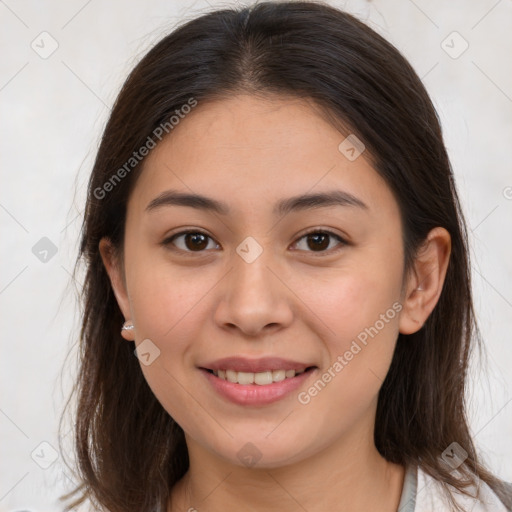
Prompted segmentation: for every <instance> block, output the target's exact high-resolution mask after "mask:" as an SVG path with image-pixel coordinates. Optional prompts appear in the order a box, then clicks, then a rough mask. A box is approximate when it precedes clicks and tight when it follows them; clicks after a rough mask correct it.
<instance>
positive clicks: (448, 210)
mask: <svg viewBox="0 0 512 512" xmlns="http://www.w3.org/2000/svg"><path fill="white" fill-rule="evenodd" d="M238 92H248V93H251V94H283V95H289V96H290V95H291V96H297V97H303V98H308V99H311V100H313V102H314V103H315V104H317V105H319V106H320V107H321V108H322V109H323V111H324V112H325V114H326V117H328V118H329V119H330V121H331V122H333V123H335V124H336V125H337V126H338V127H339V128H340V130H346V129H347V128H350V131H351V132H352V133H355V134H356V135H357V137H358V138H359V139H361V140H362V141H363V142H364V144H365V145H366V148H367V150H368V152H369V154H370V155H372V159H373V162H374V166H375V169H376V171H377V172H378V173H379V174H380V175H381V176H382V177H383V178H384V179H385V180H386V182H387V184H388V186H389V187H390V188H391V190H392V192H393V194H394V196H395V198H396V200H397V202H398V205H399V208H400V212H401V218H402V225H403V243H404V254H405V260H404V272H408V271H409V270H410V269H411V268H412V264H413V262H414V257H415V254H416V251H417V249H418V248H419V246H420V245H421V242H422V241H424V240H425V238H426V236H427V234H428V233H429V231H430V230H431V229H433V228H434V227H436V226H442V227H444V228H446V229H447V230H448V232H449V233H450V235H451V240H452V252H451V258H450V263H449V266H448V270H447V274H446V279H445V283H444V287H443V291H442V293H441V296H440V298H439V301H438V303H437V305H436V307H435V309H434V310H433V312H432V314H431V315H430V316H429V318H428V319H427V321H426V323H425V325H424V326H423V328H422V329H420V330H419V331H418V332H416V333H414V334H411V335H403V334H400V335H399V336H398V340H397V345H396V350H395V353H394V357H393V360H392V363H391V367H390V369H389V373H388V375H387V377H386V379H385V381H384V383H383V385H382V388H381V390H380V392H379V397H378V406H377V415H376V424H375V445H376V447H377V449H378V450H379V452H380V453H381V454H382V456H383V457H385V458H386V459H387V460H389V461H391V462H394V463H397V464H402V465H405V464H412V465H415V466H419V467H421V468H422V469H423V470H424V471H425V472H426V473H428V474H429V475H431V476H432V477H434V478H435V479H436V480H438V481H440V482H441V483H442V484H443V486H444V487H445V489H447V488H446V484H450V485H452V486H454V487H455V488H457V489H459V490H460V491H461V492H464V491H465V489H466V488H467V486H468V485H471V484H476V483H477V481H478V480H479V479H480V480H481V481H483V482H485V483H487V484H488V485H490V486H491V488H492V489H494V491H495V492H496V493H497V494H498V495H499V496H500V498H501V499H502V501H503V502H505V501H506V500H507V499H512V497H511V496H510V494H507V492H506V488H505V486H504V485H503V483H502V482H501V481H500V480H499V479H498V478H496V477H495V476H493V475H492V474H491V473H490V472H489V471H488V470H487V469H486V468H485V467H484V466H483V465H482V464H481V462H480V461H479V459H478V456H477V452H476V450H475V447H474V445H473V441H472V438H471V434H470V432H469V428H468V421H467V416H466V405H465V383H466V374H467V369H468V363H469V357H470V354H471V351H472V347H473V343H476V344H477V346H478V347H479V348H481V340H480V337H479V333H478V328H477V324H476V321H475V315H474V310H473V303H472V292H471V273H470V266H469V254H468V241H467V231H466V226H465V221H464V218H463V214H462V211H461V207H460V204H459V199H458V196H457V192H456V188H455V184H454V179H453V174H452V170H451V167H450V163H449V160H448V156H447V153H446V149H445V146H444V143H443V138H442V133H441V128H440V123H439V120H438V117H437V114H436V111H435V109H434V107H433V105H432V103H431V100H430V98H429V96H428V94H427V92H426V90H425V88H424V87H423V85H422V83H421V81H420V79H419V78H418V76H417V75H416V73H415V72H414V70H413V69H412V67H411V66H410V65H409V63H408V62H407V61H406V60H405V59H404V57H402V55H401V54H400V53H399V52H398V51H397V50H396V49H395V48H394V47H393V46H392V45H391V44H390V43H388V42H387V41H386V40H385V39H383V38H382V37H381V36H379V35H378V34H377V33H376V32H374V31H373V30H371V29H370V28H369V27H367V26H366V25H365V24H363V23H361V22H360V21H358V20H357V19H356V18H354V17H353V16H351V15H349V14H347V13H344V12H342V11H340V10H338V9H335V8H334V7H331V6H329V5H326V4H324V3H320V2H262V3H259V4H255V5H253V6H251V7H245V8H240V9H223V10H217V11H214V12H211V13H208V14H205V15H201V16H200V17H198V18H196V19H193V20H190V21H188V22H186V23H184V24H183V25H182V26H180V27H179V28H178V29H176V30H174V31H173V32H172V33H171V34H169V35H168V36H166V37H165V38H164V39H162V40H161V41H160V42H159V43H158V44H156V45H155V46H154V47H153V48H152V49H151V50H150V51H149V52H148V53H147V55H146V56H145V57H144V58H143V59H142V60H141V61H140V63H139V64H138V65H137V66H136V67H135V68H134V69H133V71H132V72H131V73H130V75H129V77H128V78H127V80H126V82H125V83H124V85H123V87H122V90H121V92H120V93H119V95H118V97H117V100H116V102H115V105H114V107H113V109H112V113H111V116H110V119H109V120H108V123H107V125H106V128H105V130H104V133H103V137H102V140H101V144H100V146H99V150H98V153H97V157H96V161H95V163H94V168H93V170H92V174H91V177H90V181H89V186H88V197H87V204H86V209H85V218H84V221H83V226H82V236H81V245H80V251H79V255H78V259H77V266H76V267H75V272H76V271H77V269H78V267H79V264H80V263H81V262H82V261H83V262H84V263H85V265H86V276H85V283H84V287H83V297H82V299H83V320H82V326H81V333H80V349H79V351H80V352H79V357H80V369H79V373H78V376H77V380H76V383H75V386H74V388H73V392H72V394H71V396H70V399H69V400H68V403H67V404H66V407H68V406H69V403H70V400H71V397H72V396H73V395H74V394H75V393H76V395H77V399H78V400H77V404H76V417H75V421H76V426H75V430H74V435H75V450H76V456H77V465H78V475H79V478H80V481H81V482H82V483H81V485H80V486H78V487H77V488H75V489H74V490H73V491H72V492H70V493H69V494H67V495H66V496H64V497H63V498H65V499H69V498H70V497H71V496H73V495H76V494H79V496H78V497H77V498H76V499H75V501H73V502H72V503H71V504H70V505H68V507H67V508H66V510H70V509H71V507H73V506H76V505H77V504H80V503H82V502H83V501H85V500H86V499H90V500H91V501H92V502H93V503H95V504H97V505H100V506H101V507H104V508H106V509H108V510H110V511H112V512H118V511H123V512H125V511H127V510H137V511H138V512H144V511H147V512H149V511H152V512H153V511H154V510H156V509H162V510H165V507H166V504H167V501H168V499H169V496H170V491H171V488H172V486H173V485H174V484H175V482H177V481H178V480H179V479H180V478H181V477H182V476H183V475H184V473H185V472H186V471H187V469H188V463H189V461H188V454H187V448H186V444H185V440H184V433H183V431H182V429H181V428H180V427H179V426H178V425H177V424H176V423H175V421H174V420H173V419H172V417H170V416H169V414H168V413H167V412H166V411H165V410H164V408H163V407H162V406H161V404H160V403H159V402H158V400H157V399H156V398H155V396H154V394H153V393H152V391H151V389H150V388H149V386H148V384H147V383H146V380H145V379H144V377H143V374H142V371H141V368H140V364H139V361H138V360H137V358H136V357H134V354H133V345H132V344H129V343H126V342H124V341H123V339H122V338H121V336H120V332H119V330H120V327H121V325H122V323H123V321H124V318H123V316H122V314H121V311H120V309H119V307H118V304H117V302H116V299H115V297H114V294H113V291H112V288H111V285H110V281H109V279H108V275H107V273H106V270H105V268H104V265H103V263H102V260H101V257H100V253H99V249H98V244H99V242H100V240H101V238H103V237H108V238H109V239H110V240H111V241H112V243H113V244H114V246H115V247H116V248H117V249H118V251H119V253H120V254H122V247H123V234H124V226H125V216H126V204H127V200H128V197H129V195H130V192H131V190H132V189H133V186H134V183H135V180H136V178H137V176H138V175H139V174H140V172H141V170H142V168H143V164H144V162H143V161H142V163H141V164H140V165H138V166H134V169H133V170H130V172H126V173H123V178H122V179H120V180H118V181H116V182H115V183H114V184H113V186H112V187H109V190H108V193H103V192H101V193H99V192H98V190H103V191H105V190H106V189H105V188H104V184H105V183H106V182H108V181H109V180H112V176H113V175H114V174H115V173H116V172H117V171H118V170H119V169H121V168H122V167H123V165H125V164H126V162H128V161H129V159H130V158H131V157H132V155H133V153H134V151H137V150H138V149H139V148H140V147H141V146H143V145H144V144H145V143H146V141H147V140H148V137H150V136H151V135H152V134H153V133H154V130H155V129H156V128H157V127H158V126H160V125H161V124H162V123H165V122H167V121H168V120H169V118H170V117H171V116H172V115H173V114H174V113H175V111H176V109H179V108H180V107H181V106H182V105H184V104H186V103H187V102H189V100H190V98H195V100H196V101H197V102H198V103H199V104H201V102H206V101H209V100H212V99H221V98H223V97H227V96H228V95H230V94H235V93H238ZM125 170H126V167H125ZM111 183H113V182H112V181H111ZM454 441H456V442H457V443H458V444H459V445H461V446H462V447H463V448H464V449H465V451H466V452H467V453H468V458H467V459H466V460H465V461H464V463H463V464H462V465H461V466H460V467H459V468H458V470H459V472H460V478H459V477H456V476H455V475H454V473H453V472H452V471H450V468H449V467H448V466H447V465H446V464H444V463H443V462H442V460H441V457H440V456H441V454H442V452H443V451H444V450H445V449H446V448H447V447H448V446H449V445H450V444H451V443H452V442H454ZM63 498H61V499H63Z"/></svg>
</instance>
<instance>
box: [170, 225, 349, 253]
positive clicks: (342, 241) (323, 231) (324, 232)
mask: <svg viewBox="0 0 512 512" xmlns="http://www.w3.org/2000/svg"><path fill="white" fill-rule="evenodd" d="M190 233H193V234H200V235H204V236H205V237H207V238H209V239H210V240H214V239H213V238H212V237H211V236H210V235H208V234H207V233H205V232H204V231H201V230H198V229H190V230H186V231H180V232H179V233H175V234H174V235H172V236H170V237H169V238H166V239H165V240H164V241H163V242H162V245H163V246H164V247H166V248H169V246H171V245H173V241H174V240H175V239H176V238H179V237H180V236H184V235H188V234H190ZM313 234H322V235H328V236H330V237H333V238H336V239H337V240H338V241H339V242H340V245H341V247H339V248H338V249H335V250H334V251H333V250H332V249H328V250H325V251H306V252H311V253H313V254H318V255H322V254H333V253H337V252H338V251H340V250H341V249H342V248H343V246H345V245H349V243H348V242H347V241H346V240H345V239H344V238H342V237H341V236H340V235H338V234H336V233H333V232H332V231H329V230H326V229H318V228H317V229H313V230H311V231H308V232H307V233H304V234H303V235H301V236H300V237H299V238H298V240H297V242H298V241H300V240H302V239H303V238H306V237H307V236H308V235H313ZM297 242H295V244H296V243H297ZM295 244H294V245H295ZM171 250H173V251H180V252H184V253H187V254H194V253H197V254H200V253H203V252H205V251H206V249H203V250H201V251H190V250H185V249H179V248H176V247H175V248H172V247H171Z"/></svg>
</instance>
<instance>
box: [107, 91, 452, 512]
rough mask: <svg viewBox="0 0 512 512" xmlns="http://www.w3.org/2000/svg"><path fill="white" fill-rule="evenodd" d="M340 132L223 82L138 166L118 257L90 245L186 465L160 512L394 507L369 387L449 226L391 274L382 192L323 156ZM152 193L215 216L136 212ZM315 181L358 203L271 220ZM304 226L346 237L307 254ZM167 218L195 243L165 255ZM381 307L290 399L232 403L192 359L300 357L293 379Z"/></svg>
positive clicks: (416, 307)
mask: <svg viewBox="0 0 512 512" xmlns="http://www.w3.org/2000/svg"><path fill="white" fill-rule="evenodd" d="M344 138H345V135H342V134H341V133H340V132H339V131H337V130H336V129H335V128H333V127H332V126H331V125H330V124H328V123H327V122H326V121H325V120H324V119H323V118H322V116H321V115H320V114H319V111H318V110H317V109H316V108H315V106H314V104H313V103H311V102H310V101H307V100H303V99H302V100H298V99H294V98H288V97H278V96H269V97H266V98H262V97H256V96H251V95H243V94H240V95H237V96H232V97H230V98H229V99H223V100H217V101H215V102H209V103H203V104H199V105H198V106H197V107H196V108H195V109H194V110H193V111H192V112H191V113H190V114H188V115H187V116H186V118H185V119H183V120H181V121H180V124H179V125H178V126H176V127H175V129H174V130H173V132H172V133H171V134H170V136H169V137H168V138H166V139H164V140H163V141H162V142H161V143H160V144H159V145H158V146H157V147H156V148H155V149H154V150H152V151H151V153H150V154H149V155H148V157H147V158H146V160H145V163H144V169H143V172H142V174H141V175H140V177H139V179H138V181H137V183H136V186H135V188H134V190H133V192H132V194H131V196H130V199H129V202H128V207H127V219H126V231H125V244H124V254H123V257H122V258H120V257H118V256H116V252H115V251H114V250H113V248H112V246H111V245H110V243H109V241H108V239H103V240H102V241H101V243H100V251H101V254H102V258H103V261H104V264H105V267H106V269H107V271H108V273H109V276H110V279H111V283H112V286H113V289H114V292H115V295H116V298H117V301H118V303H119V307H120V308H121V310H122V312H123V314H124V317H125V319H126V320H128V321H131V322H133V324H134V326H135V328H134V330H132V331H126V332H123V336H124V337H125V338H126V339H127V340H130V341H135V343H136V344H137V345H138V344H139V343H141V342H142V341H143V340H145V339H147V338H149V339H150V340H151V341H152V342H153V343H154V344H155V345H156V346H157V347H158V348H159V350H160V356H159V357H158V358H157V359H155V361H154V362H153V363H152V364H150V365H149V366H145V365H143V364H141V369H142V371H143V373H144V376H145V378H146V380H147V382H148V384H149V385H150V387H151V389H152V390H153V392H154V393H155V395H156V397H157V398H158V400H159V401H160V402H161V404H162V405H163V407H164V408H165V409H166V410H167V411H168V412H169V414H170V415H171V416H172V417H173V418H174V419H175V420H176V421H177V422H178V424H179V425H180V426H181V427H182V428H183V430H184V431H185V435H186V441H187V447H188V451H189V457H190V469H189V471H188V472H187V473H186V475H185V476H184V478H183V479H182V480H180V482H178V484H177V485H175V486H174V488H173V492H172V503H171V501H170V502H169V508H168V510H173V511H174V510H176V511H177V510H189V509H191V508H192V507H196V508H198V509H200V510H209V511H220V510H226V506H227V504H229V507H228V508H229V509H230V510H237V509H240V510H253V511H274V510H279V511H280V512H283V511H292V510H293V511H295V510H298V509H304V510H307V511H308V512H317V511H325V510H350V511H359V510H380V511H384V512H386V511H389V512H391V511H396V510H397V507H398V503H399V500H400V495H401V492H402V487H403V479H404V468H403V467H402V466H399V465H395V464H392V463H389V462H388V461H386V460H385V459H384V458H383V457H382V456H381V455H380V454H379V453H378V451H377V449H376V447H375V444H374V440H373V434H374V424H375V413H376V407H377V395H378V392H379V389H380V387H381V385H382V382H383V380H384V378H385V376H386V373H387V371H388V369H389V366H390V363H391V359H392V355H393V350H394V348H395V343H396V340H397V336H398V333H399V332H401V333H404V334H410V333H413V332H415V331H417V330H419V329H420V328H421V326H422V325H423V323H424V322H425V320H426V319H427V317H428V316H429V314H430V313H431V311H432V310H433V308H434V306H435V305H436V303H437V301H438V299H439V296H440V293H441V290H442V286H443V282H444V279H445V275H446V269H447V266H448V260H449V255H450V236H449V234H448V232H447V231H446V230H445V229H443V228H440V227H439V228H435V229H433V230H432V231H431V232H430V234H429V236H428V238H427V240H426V241H425V244H424V246H423V248H422V250H421V251H420V252H419V253H418V257H417V259H416V262H415V267H414V271H413V272H411V273H410V274H409V275H407V276H404V275H403V266H402V263H403V247H402V225H401V220H400V214H399V209H398V204H397V202H396V201H395V199H394V197H393V195H392V193H391V191H390V189H389V188H388V187H387V185H386V183H385V182H384V180H383V179H382V178H381V177H380V176H379V174H378V173H377V172H376V171H375V169H374V168H373V167H372V166H371V164H370V161H369V160H368V159H367V156H368V155H367V154H365V153H364V152H363V153H362V155H361V156H359V157H358V158H357V159H356V160H354V161H350V160H349V159H347V158H346V156H345V155H344V154H342V153H341V152H340V151H339V150H338V146H339V144H340V143H341V142H342V141H343V140H344ZM169 189H175V190H179V191H182V192H193V193H198V194H202V195H205V196H208V197H212V198H214V199H217V200H219V201H224V202H226V203H227V205H228V206H229V208H230V210H231V213H230V214H228V215H220V214H217V213H215V214H214V213H212V212H206V211H201V210H199V209H195V208H191V207H184V206H176V205H173V206H162V207H160V208H155V209H153V210H152V211H149V212H148V211H146V207H147V205H148V204H149V203H150V202H151V201H152V200H153V199H154V198H156V197H157V196H159V194H161V193H162V192H163V191H166V190H169ZM333 189H341V190H344V191H347V192H350V193H351V194H353V195H354V196H356V197H357V198H359V199H360V200H361V201H363V202H364V203H365V204H366V205H367V209H363V208H357V207H354V206H339V205H336V206H329V207H322V208H315V209H310V210H305V211H297V212H289V213H287V214H286V215H285V216H284V217H276V216H274V215H273V214H272V208H273V206H274V204H275V202H276V201H278V200H280V199H283V198H288V197H291V196H296V195H300V194H304V193H311V192H325V191H329V190H333ZM314 228H318V229H316V232H318V231H320V232H323V231H325V230H329V231H332V232H334V234H335V235H339V236H341V237H342V238H343V239H345V240H346V241H347V242H348V243H347V244H343V243H341V242H340V241H339V240H338V239H336V237H333V236H331V237H330V238H328V239H327V241H326V242H325V246H321V247H320V249H319V248H318V242H316V244H317V245H315V240H312V241H310V242H309V243H308V238H307V237H304V233H306V232H308V231H310V230H314ZM185 229H196V230H199V231H201V232H205V233H206V234H207V235H208V236H209V237H210V238H206V239H205V241H204V245H203V246H202V247H203V248H201V249H200V250H199V251H198V250H197V249H195V247H196V246H194V240H192V241H191V242H190V241H189V243H188V245H186V238H185V236H181V237H179V238H177V239H175V240H174V244H175V245H174V248H175V249H174V251H173V250H172V249H171V247H173V245H172V243H171V242H168V245H167V246H164V245H162V242H163V241H164V240H166V239H169V237H170V236H171V235H174V234H178V233H180V232H183V231H184V230H185ZM248 236H251V237H253V238H254V239H255V240H256V241H257V242H258V244H259V245H260V246H261V248H262V249H263V252H262V254H261V255H260V256H259V257H258V258H256V260H255V261H253V262H251V263H248V262H247V261H245V260H244V259H243V258H242V257H240V256H239V254H238V253H237V252H236V248H237V247H238V246H239V244H240V243H241V242H242V241H243V240H244V239H245V238H246V237H248ZM196 243H197V242H196ZM327 244H328V245H327ZM320 245H321V244H320ZM180 249H181V251H180ZM194 249H195V250H194ZM187 251H188V252H187ZM201 251H202V252H201ZM420 285H421V286H420ZM418 287H420V289H419V290H418ZM396 302H399V303H400V304H401V306H402V309H401V311H400V313H399V314H397V315H396V316H395V317H394V318H393V319H388V322H387V323H385V326H384V327H383V328H382V329H381V330H380V331H379V332H378V334H377V335H376V336H374V337H373V338H370V339H369V341H368V343H367V345H366V346H364V348H363V349H362V350H361V351H360V352H359V353H358V354H357V355H356V356H354V357H353V359H352V360H351V361H349V362H348V364H347V365H346V366H345V367H344V368H343V370H342V371H340V372H339V373H337V374H336V376H335V378H333V379H332V380H331V382H329V383H328V384H327V385H326V386H325V388H324V389H322V390H321V392H319V393H318V394H317V395H316V396H314V397H312V398H311V401H310V402H309V403H308V404H307V405H304V404H301V403H299V401H298V400H297V393H298V392H293V393H291V394H290V395H288V396H286V397H285V398H283V399H281V400H279V401H278V402H275V403H273V404H269V405H265V406H259V407H256V406H241V405H236V404H233V403H231V402H228V401H226V400H225V399H224V398H222V397H220V396H219V395H218V394H217V393H216V392H215V391H214V390H213V389H212V387H211V386H210V384H209V383H208V381H207V380H206V379H205V378H204V375H203V374H202V373H201V372H200V371H199V370H198V368H197V366H200V365H201V363H203V364H204V363H206V362H207V361H212V360H215V359H218V358H221V357H227V356H232V355H244V356H246V357H248V358H258V357H263V356H278V357H283V358H293V359H294V360H297V361H303V362H307V363H310V364H314V365H316V366H317V367H318V369H317V370H315V373H314V375H311V376H310V377H309V378H308V381H307V382H305V383H304V385H303V386H302V387H301V389H299V390H298V391H304V390H307V389H308V388H309V387H310V386H311V385H312V384H313V383H314V382H315V381H316V380H317V379H318V378H319V377H321V375H322V374H323V373H324V372H326V371H327V369H328V368H329V367H330V366H332V364H333V363H334V362H335V361H336V359H337V357H338V356H339V355H343V354H344V353H345V352H346V351H347V350H348V349H349V347H350V345H351V343H352V341H353V340H354V339H356V337H357V335H358V334H359V333H360V332H361V331H364V329H365V328H366V327H369V326H373V325H374V324H375V322H376V321H377V320H378V319H379V318H381V317H380V315H381V314H383V313H386V311H387V310H389V309H390V308H391V306H392V304H394V303H396ZM248 442H250V443H252V444H253V445H254V446H256V447H257V449H258V450H259V452H260V453H261V459H260V460H259V461H258V463H257V464H256V465H255V466H252V467H247V466H245V465H244V464H243V463H242V462H241V460H240V459H239V458H238V456H237V453H238V452H239V451H240V450H241V449H242V447H243V446H244V445H245V444H246V443H248ZM249 506H250V508H248V507H249Z"/></svg>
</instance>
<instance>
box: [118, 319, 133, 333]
mask: <svg viewBox="0 0 512 512" xmlns="http://www.w3.org/2000/svg"><path fill="white" fill-rule="evenodd" d="M132 329H134V326H133V324H132V323H131V322H129V321H126V322H125V323H124V324H123V327H122V329H121V331H131V330H132Z"/></svg>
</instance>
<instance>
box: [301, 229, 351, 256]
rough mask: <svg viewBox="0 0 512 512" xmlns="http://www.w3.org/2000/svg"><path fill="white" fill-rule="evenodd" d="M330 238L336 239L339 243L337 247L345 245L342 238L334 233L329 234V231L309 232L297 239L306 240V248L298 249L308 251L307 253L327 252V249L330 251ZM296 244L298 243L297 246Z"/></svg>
mask: <svg viewBox="0 0 512 512" xmlns="http://www.w3.org/2000/svg"><path fill="white" fill-rule="evenodd" d="M332 238H336V239H337V240H338V241H339V242H340V243H339V244H338V245H345V244H346V242H345V240H343V238H341V237H340V236H339V235H336V234H335V233H331V232H330V231H311V232H309V233H306V234H305V235H304V236H302V237H301V238H300V239H299V240H303V239H305V240H306V244H305V246H306V247H305V248H304V246H303V247H302V248H300V247H299V249H301V250H306V251H308V250H309V252H327V249H332V247H330V245H331V241H332ZM298 244H299V242H297V245H298Z"/></svg>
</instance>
